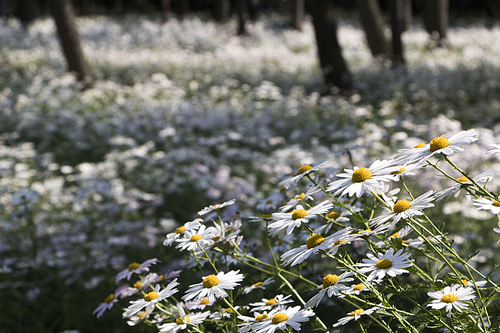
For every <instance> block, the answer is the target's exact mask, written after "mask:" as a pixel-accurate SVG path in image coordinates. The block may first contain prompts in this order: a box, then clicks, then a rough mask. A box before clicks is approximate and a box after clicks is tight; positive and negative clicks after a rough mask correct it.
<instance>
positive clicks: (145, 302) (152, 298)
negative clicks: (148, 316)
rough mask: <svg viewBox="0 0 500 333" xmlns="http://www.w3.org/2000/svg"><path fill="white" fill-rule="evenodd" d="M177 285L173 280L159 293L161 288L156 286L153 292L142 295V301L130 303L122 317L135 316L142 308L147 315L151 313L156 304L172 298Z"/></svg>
mask: <svg viewBox="0 0 500 333" xmlns="http://www.w3.org/2000/svg"><path fill="white" fill-rule="evenodd" d="M178 285H179V283H178V282H177V279H174V280H173V281H172V282H170V283H169V284H168V285H167V286H166V287H165V288H164V289H163V290H161V291H160V289H161V286H160V285H159V284H157V285H156V286H155V289H154V290H153V291H150V292H149V293H147V294H146V295H144V298H143V299H140V300H138V301H131V302H130V305H129V307H128V308H127V309H126V310H125V313H124V314H123V316H124V317H127V318H128V317H130V316H132V315H134V314H136V313H137V312H139V311H140V310H142V309H143V308H146V310H145V311H146V312H147V313H151V312H152V311H153V310H154V307H155V304H156V303H158V302H161V301H163V300H164V299H166V298H168V297H170V296H172V295H173V294H175V293H176V292H177V291H178V290H177V289H175V287H176V286H178Z"/></svg>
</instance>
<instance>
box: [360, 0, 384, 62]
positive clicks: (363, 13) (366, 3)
mask: <svg viewBox="0 0 500 333" xmlns="http://www.w3.org/2000/svg"><path fill="white" fill-rule="evenodd" d="M356 6H357V8H358V11H359V16H360V19H361V24H362V25H363V28H364V30H365V34H366V40H367V42H368V46H369V47H370V51H371V52H372V55H373V56H374V57H385V58H388V57H389V56H390V53H391V51H390V47H389V43H388V42H387V39H386V38H385V34H384V21H383V18H382V12H381V10H380V6H379V4H378V2H377V0H356Z"/></svg>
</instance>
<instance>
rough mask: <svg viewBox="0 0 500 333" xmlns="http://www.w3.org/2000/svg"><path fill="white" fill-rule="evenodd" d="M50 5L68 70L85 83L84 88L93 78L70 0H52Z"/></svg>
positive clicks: (89, 85) (90, 83) (89, 84)
mask: <svg viewBox="0 0 500 333" xmlns="http://www.w3.org/2000/svg"><path fill="white" fill-rule="evenodd" d="M51 5H52V6H51V9H52V15H53V16H54V19H55V21H56V26H57V33H58V34H59V39H60V40H61V46H62V49H63V52H64V56H65V57H66V60H67V61H68V68H69V71H70V72H75V73H76V76H77V78H78V80H79V81H81V82H83V83H84V84H85V88H88V87H91V86H92V83H93V80H92V76H91V75H90V67H89V65H88V63H87V60H86V59H85V56H84V54H83V50H82V46H81V41H80V35H79V34H78V30H77V29H76V24H75V13H74V11H73V6H72V4H71V1H70V0H52V2H51Z"/></svg>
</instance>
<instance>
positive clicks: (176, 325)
mask: <svg viewBox="0 0 500 333" xmlns="http://www.w3.org/2000/svg"><path fill="white" fill-rule="evenodd" d="M177 309H178V310H177V311H178V313H179V318H177V319H175V322H173V323H165V324H162V325H159V326H158V328H159V329H160V332H167V333H175V332H177V331H179V330H185V329H186V328H187V326H188V325H192V326H194V325H198V324H201V323H202V322H203V321H204V320H205V319H206V318H207V317H208V315H209V314H210V311H206V312H197V313H190V314H189V315H187V314H186V312H185V311H184V309H183V308H182V306H179V305H178V306H177Z"/></svg>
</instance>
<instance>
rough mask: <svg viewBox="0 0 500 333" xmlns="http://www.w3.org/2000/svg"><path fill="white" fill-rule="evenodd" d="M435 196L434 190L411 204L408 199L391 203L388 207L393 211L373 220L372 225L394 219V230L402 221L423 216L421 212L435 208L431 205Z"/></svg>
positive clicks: (392, 224) (392, 225)
mask: <svg viewBox="0 0 500 333" xmlns="http://www.w3.org/2000/svg"><path fill="white" fill-rule="evenodd" d="M433 194H434V191H432V190H431V191H428V192H425V193H424V194H422V195H421V196H419V197H418V198H415V200H413V201H411V202H408V201H407V200H406V199H402V200H398V201H396V202H395V203H392V201H389V202H388V205H389V206H390V207H391V211H390V212H388V213H386V214H383V215H380V216H378V217H376V218H374V219H372V220H371V221H370V224H371V225H375V226H377V225H380V224H383V223H384V222H387V221H388V220H391V219H392V223H391V226H390V227H391V228H392V227H394V226H395V225H396V223H398V221H399V220H400V219H407V218H409V217H412V216H415V215H423V214H424V213H423V212H421V210H422V209H425V208H429V207H434V204H433V203H431V201H433V200H434V199H435V198H434V196H433Z"/></svg>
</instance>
